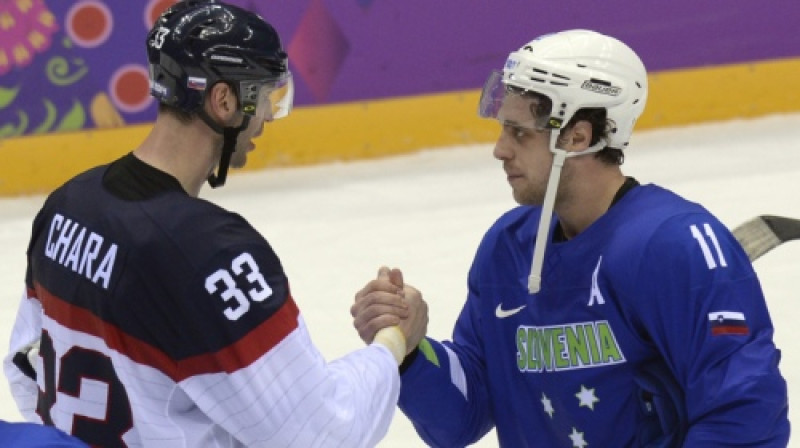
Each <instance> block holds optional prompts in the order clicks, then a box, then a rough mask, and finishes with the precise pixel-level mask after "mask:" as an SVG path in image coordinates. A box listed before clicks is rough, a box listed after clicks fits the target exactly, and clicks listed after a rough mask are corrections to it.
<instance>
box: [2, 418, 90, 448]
mask: <svg viewBox="0 0 800 448" xmlns="http://www.w3.org/2000/svg"><path fill="white" fill-rule="evenodd" d="M0 446H3V447H9V448H88V447H89V445H87V444H85V443H83V442H81V441H80V440H78V439H76V438H74V437H71V436H68V435H67V434H64V433H63V432H61V431H59V430H58V429H56V428H53V427H52V426H44V425H40V424H37V423H23V422H14V423H11V422H4V421H1V420H0Z"/></svg>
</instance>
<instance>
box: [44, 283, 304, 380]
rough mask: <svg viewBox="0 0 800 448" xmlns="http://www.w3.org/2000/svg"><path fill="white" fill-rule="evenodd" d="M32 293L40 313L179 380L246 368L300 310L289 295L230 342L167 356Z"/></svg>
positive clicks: (292, 324)
mask: <svg viewBox="0 0 800 448" xmlns="http://www.w3.org/2000/svg"><path fill="white" fill-rule="evenodd" d="M35 296H36V297H38V298H39V300H40V301H41V303H42V308H43V309H44V313H45V314H46V315H47V316H49V317H50V318H52V319H53V320H55V321H56V322H58V323H59V324H61V325H63V326H65V327H67V328H70V329H72V330H75V331H80V332H82V333H86V334H90V335H92V336H96V337H98V338H100V339H103V340H104V341H105V343H106V345H107V346H108V347H109V348H110V349H112V350H115V351H117V352H119V353H121V354H123V355H125V356H127V357H128V358H130V359H131V360H133V361H134V362H136V363H139V364H143V365H147V366H150V367H152V368H154V369H157V370H159V371H161V372H163V373H164V374H165V375H167V376H168V377H170V378H171V379H172V380H173V381H175V382H179V381H181V380H184V379H186V378H189V377H191V376H194V375H199V374H203V373H216V372H223V371H224V372H227V373H231V372H234V371H236V370H239V369H241V368H244V367H247V366H248V365H250V364H251V363H253V362H254V361H256V360H257V359H258V358H260V357H261V356H263V355H264V354H266V353H267V352H269V351H270V350H271V349H272V348H273V347H275V345H277V344H278V343H279V342H280V341H282V340H283V339H284V338H286V336H288V335H289V333H291V332H292V331H294V330H295V329H296V328H297V326H298V316H299V315H300V310H299V309H298V308H297V305H296V304H295V303H294V300H293V299H292V297H291V296H289V297H287V298H286V302H284V304H283V305H282V306H281V307H280V308H279V309H278V310H277V311H275V313H274V314H273V315H272V316H270V317H269V319H267V320H265V321H264V322H262V323H261V324H260V325H258V326H257V327H255V328H253V329H252V330H251V331H250V332H249V333H247V334H246V335H245V336H244V337H242V338H241V339H239V340H238V341H236V342H234V343H233V344H231V345H229V346H227V347H224V348H222V349H220V350H218V351H216V352H211V353H204V354H201V355H196V356H193V357H191V358H187V359H183V360H175V359H171V358H170V357H169V356H168V355H167V354H166V353H164V352H163V351H162V350H161V349H159V348H158V347H155V346H153V345H152V344H149V343H147V342H145V341H142V340H141V339H138V338H136V337H134V336H131V335H130V334H127V333H125V332H123V331H122V330H120V329H119V328H117V327H116V326H114V325H111V324H109V323H108V322H105V321H103V320H102V319H100V318H99V317H97V316H96V315H95V314H93V313H91V312H90V311H88V310H86V309H83V308H81V307H77V306H74V305H72V304H70V303H69V302H67V301H65V300H63V299H61V298H60V297H58V296H56V295H54V294H51V293H50V292H49V291H48V290H47V289H45V288H44V287H42V286H41V285H39V284H37V285H36V293H35Z"/></svg>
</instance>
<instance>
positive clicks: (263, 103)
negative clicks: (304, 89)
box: [241, 73, 294, 121]
mask: <svg viewBox="0 0 800 448" xmlns="http://www.w3.org/2000/svg"><path fill="white" fill-rule="evenodd" d="M241 88H242V111H243V112H244V113H246V114H247V115H251V116H253V117H254V118H256V119H258V120H261V121H272V120H277V119H278V118H283V117H285V116H287V115H289V111H291V110H292V105H293V104H294V81H292V75H291V74H290V73H287V74H286V76H285V77H283V78H281V79H279V80H276V81H269V82H263V81H243V82H242V83H241Z"/></svg>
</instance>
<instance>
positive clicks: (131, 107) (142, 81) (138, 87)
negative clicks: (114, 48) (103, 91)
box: [108, 64, 153, 113]
mask: <svg viewBox="0 0 800 448" xmlns="http://www.w3.org/2000/svg"><path fill="white" fill-rule="evenodd" d="M108 92H109V95H110V96H111V101H112V102H113V103H114V105H115V106H116V107H117V108H118V109H119V110H121V111H123V112H127V113H136V112H141V111H143V110H145V109H146V108H147V106H149V105H150V103H152V102H153V97H152V96H150V77H149V75H148V71H147V69H146V68H144V67H143V66H141V65H138V64H127V65H123V66H122V67H120V68H118V69H117V70H116V71H115V72H114V74H113V75H111V80H110V81H109V83H108Z"/></svg>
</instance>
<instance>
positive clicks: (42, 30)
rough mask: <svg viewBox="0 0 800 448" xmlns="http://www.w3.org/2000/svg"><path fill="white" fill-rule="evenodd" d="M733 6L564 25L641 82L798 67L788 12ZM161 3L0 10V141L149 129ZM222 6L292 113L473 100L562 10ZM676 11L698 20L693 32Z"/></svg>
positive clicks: (252, 1) (654, 9) (687, 2)
mask: <svg viewBox="0 0 800 448" xmlns="http://www.w3.org/2000/svg"><path fill="white" fill-rule="evenodd" d="M735 1H737V2H738V5H737V7H736V8H730V9H729V10H728V11H727V13H726V14H718V13H717V12H718V11H717V8H718V6H716V5H714V4H713V3H711V2H700V3H698V2H695V1H694V0H674V1H672V2H663V3H659V4H657V5H644V4H641V5H639V4H638V3H637V4H633V3H631V2H629V1H628V0H607V2H606V4H604V8H603V9H602V10H597V8H594V7H593V4H591V5H592V7H588V6H589V5H590V3H591V2H590V0H579V2H585V3H586V4H587V8H583V9H582V8H573V9H572V10H573V11H578V12H575V13H571V14H570V15H569V18H570V25H569V26H572V27H585V28H593V29H595V30H596V31H600V32H605V33H608V34H612V35H614V36H616V37H618V38H620V39H622V40H623V41H625V42H628V43H629V44H630V45H631V46H632V47H634V48H635V49H636V50H637V52H638V53H639V54H640V55H642V59H643V60H644V62H645V64H646V65H647V67H648V69H649V70H650V71H651V72H654V71H659V70H666V69H677V68H689V67H706V66H712V65H720V64H730V63H741V62H749V61H757V60H766V59H778V58H787V57H795V58H796V57H800V54H799V53H798V51H797V48H800V34H798V33H795V32H794V27H795V24H794V20H793V18H794V17H797V16H798V14H800V2H789V3H787V4H785V5H784V6H783V7H782V8H763V6H761V5H760V4H758V3H757V2H746V1H744V0H735ZM173 3H175V0H138V1H112V0H68V1H64V0H0V138H4V137H15V136H24V135H35V134H44V133H51V132H59V131H74V130H83V129H93V128H108V127H117V126H124V125H127V124H136V123H143V122H148V121H152V120H153V119H154V118H155V114H156V102H155V100H154V98H153V97H151V96H150V94H149V87H148V86H149V82H148V77H147V73H148V67H147V59H146V53H145V45H144V39H145V36H146V34H147V31H148V30H149V29H150V27H151V26H152V24H153V23H154V22H155V20H156V18H157V17H158V15H159V14H160V13H161V12H162V11H164V10H165V9H166V8H168V7H169V6H170V5H172V4H173ZM230 3H232V4H236V5H239V6H242V7H244V8H247V9H249V10H252V11H255V12H257V13H259V14H261V15H262V16H263V17H264V18H266V19H267V21H269V22H270V23H272V24H273V25H274V26H275V28H276V29H277V30H278V32H279V33H280V35H281V36H282V40H283V45H284V47H286V48H287V51H288V53H289V67H290V69H291V70H292V72H293V74H294V79H295V88H296V91H295V105H296V106H308V105H322V104H329V103H340V102H353V101H364V100H380V99H389V98H394V97H403V96H411V95H424V94H431V93H440V92H447V91H458V90H466V89H479V88H480V87H481V86H482V85H483V82H484V81H485V79H486V76H487V74H488V73H489V72H490V71H491V70H493V69H495V68H497V67H498V66H499V65H501V64H502V63H503V61H504V60H505V57H506V56H507V49H508V48H514V47H515V46H518V45H521V44H523V43H524V42H527V41H529V40H530V39H531V38H532V37H533V36H536V35H541V34H545V33H548V32H553V31H557V30H559V29H561V28H563V27H564V26H565V23H564V11H563V10H559V8H531V7H530V2H529V1H526V0H509V1H508V3H507V4H505V5H504V7H502V8H500V7H498V6H497V5H496V4H494V3H492V2H477V3H475V4H472V5H470V7H469V8H464V7H463V5H462V2H461V1H459V0H439V1H437V2H435V5H434V4H432V3H431V2H429V1H427V0H407V1H403V2H378V1H374V0H296V1H290V2H287V1H281V0H230ZM687 10H691V11H692V16H693V17H704V18H706V19H707V20H708V21H710V22H709V23H704V25H703V26H697V24H696V23H695V22H693V21H690V20H686V13H685V11H687ZM581 11H583V12H581ZM618 11H625V14H619V13H618ZM631 17H635V18H636V20H631ZM694 42H702V45H692V43H694ZM676 48H679V49H680V51H676Z"/></svg>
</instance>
